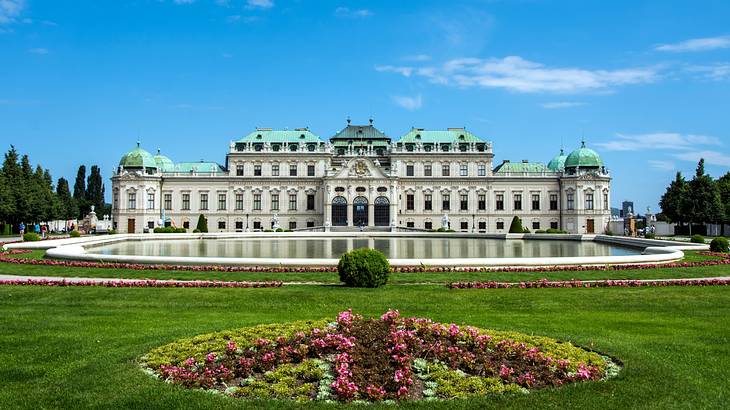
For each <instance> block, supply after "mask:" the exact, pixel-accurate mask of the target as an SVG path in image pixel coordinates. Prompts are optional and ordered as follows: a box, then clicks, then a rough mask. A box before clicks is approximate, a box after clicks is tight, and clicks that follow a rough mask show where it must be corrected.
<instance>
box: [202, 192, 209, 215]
mask: <svg viewBox="0 0 730 410" xmlns="http://www.w3.org/2000/svg"><path fill="white" fill-rule="evenodd" d="M200 209H201V210H203V211H206V210H208V194H200Z"/></svg>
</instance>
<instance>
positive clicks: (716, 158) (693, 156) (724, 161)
mask: <svg viewBox="0 0 730 410" xmlns="http://www.w3.org/2000/svg"><path fill="white" fill-rule="evenodd" d="M674 156H675V157H676V158H678V159H681V160H684V161H692V162H698V161H699V160H700V158H704V159H705V163H707V164H711V165H719V166H722V167H727V165H728V164H730V155H726V154H723V153H721V152H718V151H707V150H705V151H689V152H684V153H681V154H676V155H674Z"/></svg>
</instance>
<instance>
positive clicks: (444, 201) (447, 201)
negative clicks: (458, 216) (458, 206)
mask: <svg viewBox="0 0 730 410" xmlns="http://www.w3.org/2000/svg"><path fill="white" fill-rule="evenodd" d="M441 209H443V210H444V211H448V210H450V209H451V195H449V194H445V195H443V196H442V197H441Z"/></svg>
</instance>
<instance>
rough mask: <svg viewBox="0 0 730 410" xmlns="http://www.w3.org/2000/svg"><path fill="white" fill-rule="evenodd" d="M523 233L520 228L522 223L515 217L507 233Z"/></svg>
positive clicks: (522, 229)
mask: <svg viewBox="0 0 730 410" xmlns="http://www.w3.org/2000/svg"><path fill="white" fill-rule="evenodd" d="M523 232H525V230H524V228H522V221H521V220H520V217H519V216H516V215H515V217H514V218H512V223H511V224H510V226H509V233H523Z"/></svg>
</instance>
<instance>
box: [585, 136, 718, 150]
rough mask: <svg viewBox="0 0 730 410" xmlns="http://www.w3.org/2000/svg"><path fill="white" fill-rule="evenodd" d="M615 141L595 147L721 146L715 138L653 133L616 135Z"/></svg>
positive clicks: (606, 148) (670, 148)
mask: <svg viewBox="0 0 730 410" xmlns="http://www.w3.org/2000/svg"><path fill="white" fill-rule="evenodd" d="M616 136H617V139H615V140H613V141H608V142H599V143H597V144H596V145H597V146H599V147H601V148H602V149H604V150H606V151H643V150H649V149H651V150H662V149H664V150H688V149H692V148H693V147H695V146H697V145H722V143H721V142H720V140H719V139H718V138H717V137H709V136H706V135H694V134H679V133H676V132H655V133H649V134H632V135H626V134H617V135H616Z"/></svg>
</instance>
